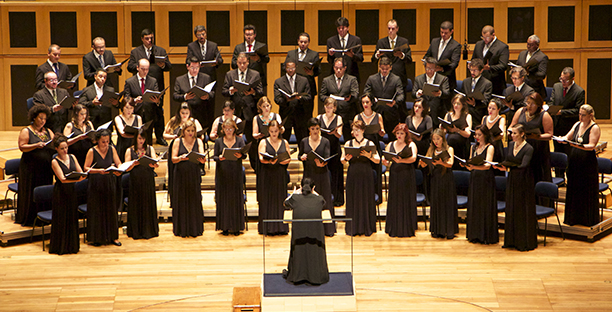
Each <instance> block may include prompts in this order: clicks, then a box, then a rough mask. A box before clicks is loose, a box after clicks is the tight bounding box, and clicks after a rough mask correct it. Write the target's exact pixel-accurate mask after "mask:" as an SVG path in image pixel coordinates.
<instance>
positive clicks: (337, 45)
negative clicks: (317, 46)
mask: <svg viewBox="0 0 612 312" xmlns="http://www.w3.org/2000/svg"><path fill="white" fill-rule="evenodd" d="M336 30H337V31H338V35H337V36H332V37H329V38H328V39H327V62H328V63H330V64H334V60H335V59H336V58H339V57H341V58H343V59H344V63H345V64H346V67H347V68H348V72H347V73H348V74H349V75H351V76H353V77H355V78H356V79H357V81H359V63H360V62H363V49H362V48H361V38H359V37H357V36H353V35H351V34H349V21H348V19H347V18H346V17H338V19H337V20H336ZM357 45H359V46H358V47H356V48H352V47H355V46H357ZM347 48H352V49H350V50H348V51H346V52H336V50H344V49H347ZM331 73H332V74H334V73H335V69H333V68H332V72H331ZM351 120H352V119H351Z"/></svg>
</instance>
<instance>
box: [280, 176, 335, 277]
mask: <svg viewBox="0 0 612 312" xmlns="http://www.w3.org/2000/svg"><path fill="white" fill-rule="evenodd" d="M314 185H315V183H314V182H313V180H311V179H310V178H304V179H302V187H301V188H300V189H299V190H296V191H295V192H294V193H293V194H291V196H290V197H289V198H287V200H286V201H285V207H287V208H288V209H292V210H293V218H292V219H322V211H324V210H325V205H326V203H325V199H323V197H321V196H319V195H317V194H316V193H314V190H313V188H314ZM323 233H324V230H323V224H322V223H321V222H316V221H313V222H293V224H292V226H291V250H290V252H289V263H288V264H287V270H283V277H284V278H285V279H286V280H287V281H288V282H291V283H294V284H298V283H304V282H307V283H310V284H313V285H320V284H325V283H327V282H328V281H329V270H328V269H327V255H326V254H325V236H324V235H323Z"/></svg>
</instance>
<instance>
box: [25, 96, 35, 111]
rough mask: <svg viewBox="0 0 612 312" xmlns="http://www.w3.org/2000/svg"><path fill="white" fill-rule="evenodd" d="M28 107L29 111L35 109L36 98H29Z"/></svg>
mask: <svg viewBox="0 0 612 312" xmlns="http://www.w3.org/2000/svg"><path fill="white" fill-rule="evenodd" d="M26 105H27V106H28V111H29V110H30V109H31V108H32V107H34V98H33V97H31V98H28V99H27V100H26Z"/></svg>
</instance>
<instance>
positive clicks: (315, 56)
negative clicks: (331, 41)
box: [282, 49, 321, 99]
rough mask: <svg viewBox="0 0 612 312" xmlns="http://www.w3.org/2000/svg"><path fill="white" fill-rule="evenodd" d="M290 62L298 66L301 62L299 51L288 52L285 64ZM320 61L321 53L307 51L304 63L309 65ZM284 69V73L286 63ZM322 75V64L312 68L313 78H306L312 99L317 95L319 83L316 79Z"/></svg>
mask: <svg viewBox="0 0 612 312" xmlns="http://www.w3.org/2000/svg"><path fill="white" fill-rule="evenodd" d="M288 60H292V61H294V62H295V64H296V66H298V65H297V63H298V60H299V56H298V50H297V49H295V50H291V51H289V52H287V57H285V62H287V61H288ZM318 60H319V53H318V52H316V51H313V50H311V49H308V50H306V56H304V59H303V60H302V61H303V62H307V63H316V62H317V61H318ZM282 67H283V71H284V69H285V64H284V63H283V65H282ZM320 73H321V64H320V63H319V65H317V66H315V67H313V68H312V74H313V75H312V76H304V77H306V78H307V79H308V84H309V85H310V95H312V97H311V99H312V98H314V96H315V95H317V83H316V80H315V77H317V76H319V74H320Z"/></svg>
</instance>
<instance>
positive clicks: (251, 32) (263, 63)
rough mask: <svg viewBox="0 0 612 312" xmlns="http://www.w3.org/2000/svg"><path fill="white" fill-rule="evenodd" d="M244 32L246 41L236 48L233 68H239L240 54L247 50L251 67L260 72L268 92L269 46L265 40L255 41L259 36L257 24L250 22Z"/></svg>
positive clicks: (263, 84)
mask: <svg viewBox="0 0 612 312" xmlns="http://www.w3.org/2000/svg"><path fill="white" fill-rule="evenodd" d="M243 32H244V43H240V44H238V45H236V47H235V48H234V55H233V56H232V69H236V68H238V64H237V62H238V55H239V54H240V53H242V52H245V53H246V55H247V56H248V57H249V68H250V69H252V70H255V71H257V72H258V73H259V77H260V79H261V85H262V88H263V92H264V93H263V94H266V93H267V92H266V91H267V90H266V88H267V87H268V80H267V78H266V72H267V67H268V65H267V64H268V63H269V62H270V56H269V55H268V47H267V46H266V44H265V43H263V42H259V41H255V37H257V30H256V29H255V26H253V25H250V24H249V25H246V26H244V28H243ZM226 77H227V76H226Z"/></svg>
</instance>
